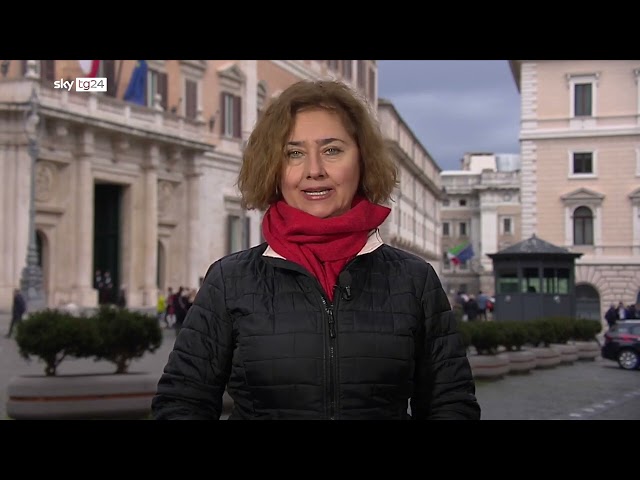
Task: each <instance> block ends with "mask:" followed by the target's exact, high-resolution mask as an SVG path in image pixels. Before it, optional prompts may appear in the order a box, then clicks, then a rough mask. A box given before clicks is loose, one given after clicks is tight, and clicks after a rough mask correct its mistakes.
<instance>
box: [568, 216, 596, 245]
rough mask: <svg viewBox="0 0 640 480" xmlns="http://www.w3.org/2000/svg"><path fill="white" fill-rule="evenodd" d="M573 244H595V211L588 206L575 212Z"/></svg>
mask: <svg viewBox="0 0 640 480" xmlns="http://www.w3.org/2000/svg"><path fill="white" fill-rule="evenodd" d="M573 244H574V245H593V212H592V211H591V209H590V208H588V207H578V208H576V209H575V211H574V212H573Z"/></svg>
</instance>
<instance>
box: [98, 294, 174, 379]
mask: <svg viewBox="0 0 640 480" xmlns="http://www.w3.org/2000/svg"><path fill="white" fill-rule="evenodd" d="M94 321H95V322H96V329H97V332H98V337H99V339H100V341H99V343H98V346H97V348H96V350H95V354H94V356H95V360H96V361H97V360H107V361H109V362H112V363H114V364H115V365H116V371H115V373H127V371H128V370H129V366H130V365H131V362H132V361H133V359H135V358H140V357H142V356H143V355H144V354H145V353H146V352H155V351H156V350H157V349H158V348H159V347H160V345H161V344H162V329H161V327H160V325H159V324H158V320H157V319H156V317H155V316H151V315H147V314H145V313H141V312H136V311H132V310H127V309H123V308H113V307H108V306H103V307H101V308H100V309H99V310H98V311H97V312H96V314H95V316H94Z"/></svg>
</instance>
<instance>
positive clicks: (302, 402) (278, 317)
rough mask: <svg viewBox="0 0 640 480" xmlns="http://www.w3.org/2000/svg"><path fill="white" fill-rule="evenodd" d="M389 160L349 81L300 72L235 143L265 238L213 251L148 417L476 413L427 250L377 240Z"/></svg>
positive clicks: (242, 186) (248, 199) (390, 185)
mask: <svg viewBox="0 0 640 480" xmlns="http://www.w3.org/2000/svg"><path fill="white" fill-rule="evenodd" d="M397 178H398V177H397V170H396V166H395V163H394V161H393V160H392V158H391V157H390V155H389V152H388V151H387V149H386V146H385V140H384V138H383V137H382V135H381V132H380V130H379V128H378V126H377V123H376V120H375V118H374V117H373V115H372V114H370V113H369V110H368V108H367V107H366V104H365V103H364V101H361V100H360V99H359V97H358V96H357V94H355V93H354V92H353V90H352V89H351V87H349V86H347V85H345V84H343V83H341V82H334V81H315V82H311V81H301V82H298V83H296V84H293V85H292V86H290V87H288V88H287V89H286V90H284V91H283V92H282V93H281V94H280V95H279V96H278V97H276V98H275V99H274V100H273V101H272V103H271V105H270V106H269V107H268V108H267V110H266V111H265V113H264V114H263V116H261V117H260V119H259V120H258V122H257V124H256V126H255V127H254V129H253V131H252V133H251V136H250V137H249V140H248V143H247V145H246V148H245V150H244V154H243V160H242V163H241V168H240V173H239V177H238V187H239V190H240V192H241V194H242V202H243V206H245V207H246V208H248V209H258V210H260V211H264V215H263V216H262V220H261V221H262V232H263V234H264V238H265V240H266V241H265V242H264V243H262V244H261V245H258V246H255V247H252V248H248V249H246V250H243V251H240V252H236V253H233V254H231V255H228V256H225V257H223V258H221V259H219V260H217V261H215V262H214V263H213V264H212V265H210V267H209V269H208V271H207V273H206V276H205V280H204V284H203V286H202V288H200V289H199V291H198V294H197V295H196V298H195V301H194V304H193V305H192V306H191V308H190V309H189V311H188V314H187V317H186V319H185V321H184V324H183V326H182V329H181V331H180V333H179V334H178V335H177V337H176V340H175V343H174V346H173V350H172V352H171V353H170V355H169V357H168V361H167V363H166V365H165V367H164V371H163V374H162V375H161V377H160V379H159V382H158V387H157V393H156V395H155V396H154V398H153V400H152V415H153V418H155V419H219V418H220V414H221V411H222V397H223V393H224V392H225V389H226V391H227V392H228V394H229V396H230V397H231V398H232V399H233V410H232V412H231V414H230V417H229V419H411V418H413V419H419V420H426V419H479V418H480V406H479V404H478V402H477V399H476V397H475V383H474V380H473V376H472V373H471V368H470V365H469V361H468V358H467V356H466V349H465V347H464V343H463V341H462V338H461V335H460V333H459V332H458V330H457V323H456V322H455V319H454V317H453V313H452V311H451V307H450V304H449V301H448V299H447V295H446V293H445V291H444V289H443V288H442V285H441V282H440V279H439V278H438V276H437V274H436V272H435V270H434V268H433V267H432V266H431V264H429V263H427V262H425V261H424V260H423V259H421V258H420V257H417V256H415V255H413V254H410V253H408V252H405V251H402V250H400V249H397V248H394V247H392V246H390V245H387V244H385V243H384V241H383V240H382V238H381V237H380V233H379V227H380V225H381V224H382V223H383V222H384V221H385V220H386V218H387V217H388V215H389V213H390V211H391V210H390V208H388V207H386V206H384V204H385V203H386V202H388V201H389V200H390V199H391V198H390V197H391V194H392V193H393V191H394V189H395V187H396V186H397Z"/></svg>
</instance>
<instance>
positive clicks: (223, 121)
mask: <svg viewBox="0 0 640 480" xmlns="http://www.w3.org/2000/svg"><path fill="white" fill-rule="evenodd" d="M226 97H227V94H226V93H221V94H220V121H219V122H218V123H219V124H220V135H224V132H226V131H227V130H226V123H227V115H226V111H225V100H226Z"/></svg>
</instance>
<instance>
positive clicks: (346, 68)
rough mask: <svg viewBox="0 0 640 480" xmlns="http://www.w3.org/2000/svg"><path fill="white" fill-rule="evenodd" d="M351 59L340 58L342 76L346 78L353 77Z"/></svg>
mask: <svg viewBox="0 0 640 480" xmlns="http://www.w3.org/2000/svg"><path fill="white" fill-rule="evenodd" d="M352 65H353V60H342V76H343V77H344V78H345V79H346V80H351V78H353V71H352V69H353V66H352Z"/></svg>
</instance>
